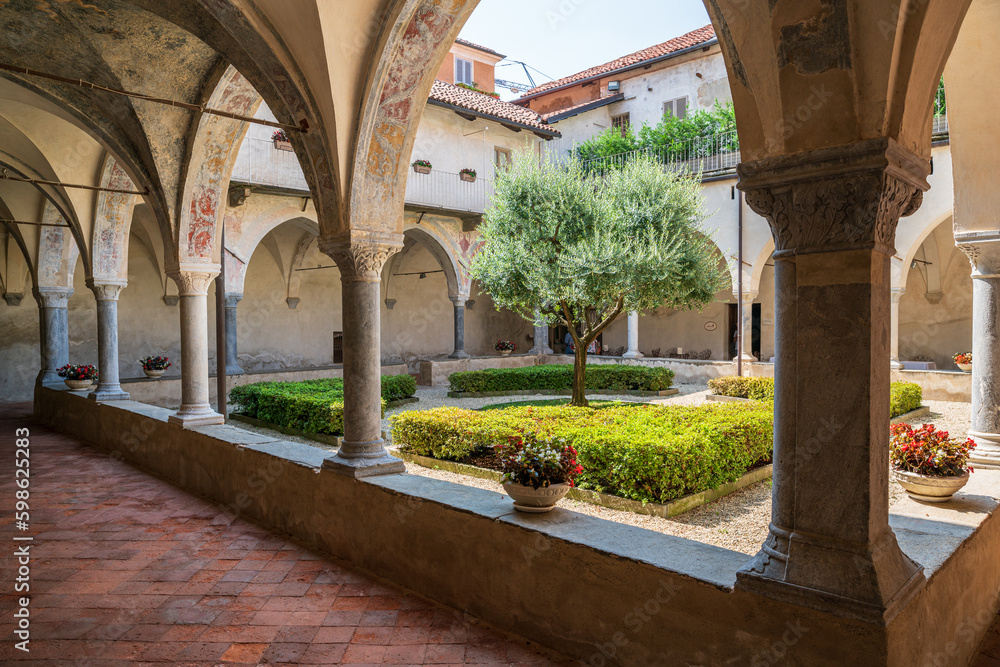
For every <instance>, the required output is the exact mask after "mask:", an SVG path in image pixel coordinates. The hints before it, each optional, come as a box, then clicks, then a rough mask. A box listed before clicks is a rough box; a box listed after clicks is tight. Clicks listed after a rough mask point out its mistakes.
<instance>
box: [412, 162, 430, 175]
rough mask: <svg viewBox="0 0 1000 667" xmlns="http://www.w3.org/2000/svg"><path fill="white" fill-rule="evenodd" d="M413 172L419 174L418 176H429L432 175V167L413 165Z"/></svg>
mask: <svg viewBox="0 0 1000 667" xmlns="http://www.w3.org/2000/svg"><path fill="white" fill-rule="evenodd" d="M413 171H415V172H417V173H418V174H429V173H431V168H430V167H423V166H421V165H419V164H415V165H413Z"/></svg>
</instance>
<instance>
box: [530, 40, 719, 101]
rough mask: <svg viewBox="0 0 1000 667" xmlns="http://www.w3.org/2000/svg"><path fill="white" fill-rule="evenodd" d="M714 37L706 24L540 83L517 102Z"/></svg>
mask: <svg viewBox="0 0 1000 667" xmlns="http://www.w3.org/2000/svg"><path fill="white" fill-rule="evenodd" d="M714 38H715V29H714V28H713V27H712V26H711V25H707V26H705V27H704V28H698V29H697V30H692V31H691V32H689V33H687V34H685V35H681V36H680V37H674V38H673V39H669V40H667V41H665V42H663V43H662V44H657V45H656V46H650V47H649V48H645V49H642V50H641V51H636V52H635V53H630V54H629V55H627V56H622V57H621V58H618V59H616V60H612V61H611V62H608V63H604V64H603V65H598V66H597V67H591V68H590V69H585V70H583V71H582V72H577V73H576V74H571V75H570V76H567V77H563V78H562V79H556V80H555V81H549V82H548V83H543V84H542V85H540V86H536V87H535V88H532V89H531V90H529V91H528V92H527V93H525V94H524V96H522V97H521V98H520V99H519V100H518V102H520V101H521V100H524V99H526V98H528V97H531V96H533V95H537V94H538V93H542V92H545V91H547V90H552V89H553V88H561V87H562V86H567V85H569V84H572V83H576V82H577V81H582V80H584V79H589V78H591V77H594V76H600V75H603V74H610V73H611V72H614V71H617V70H620V69H625V68H627V67H631V66H633V65H638V64H640V63H643V62H645V61H647V60H653V59H654V58H659V57H661V56H665V55H669V54H671V53H676V52H677V51H683V50H684V49H687V48H691V47H692V46H697V45H699V44H704V43H705V42H708V41H711V40H712V39H714Z"/></svg>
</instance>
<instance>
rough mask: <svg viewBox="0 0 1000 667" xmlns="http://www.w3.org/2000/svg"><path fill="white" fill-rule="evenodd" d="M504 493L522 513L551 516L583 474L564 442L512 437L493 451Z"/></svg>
mask: <svg viewBox="0 0 1000 667" xmlns="http://www.w3.org/2000/svg"><path fill="white" fill-rule="evenodd" d="M495 451H496V453H497V456H498V457H499V459H500V465H501V470H502V471H503V477H501V478H500V481H501V483H502V484H503V488H504V491H506V492H507V495H509V496H510V497H511V499H512V500H513V501H514V508H515V509H518V510H520V511H522V512H535V513H541V512H550V511H552V509H554V508H555V506H556V503H558V502H559V501H560V500H561V499H562V498H563V497H564V496H565V495H566V494H567V493H569V490H570V488H572V487H573V486H574V483H573V480H574V479H576V476H577V475H579V474H580V473H581V472H583V468H582V467H581V466H580V465H579V464H578V463H577V462H576V450H575V449H573V447H572V446H571V445H569V444H567V443H566V439H565V438H551V439H544V438H538V437H537V436H534V435H523V436H514V437H511V438H509V439H508V440H507V443H506V444H502V445H497V446H496V447H495Z"/></svg>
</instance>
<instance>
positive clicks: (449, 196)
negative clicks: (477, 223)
mask: <svg viewBox="0 0 1000 667" xmlns="http://www.w3.org/2000/svg"><path fill="white" fill-rule="evenodd" d="M492 195H493V181H492V180H490V179H487V178H483V177H482V176H479V177H478V178H476V180H475V181H473V182H471V183H470V182H468V181H463V180H462V179H461V178H460V177H459V175H458V174H453V173H451V172H447V171H439V170H437V169H432V170H431V173H429V174H418V173H417V172H415V171H413V169H412V168H411V169H410V173H409V174H408V175H407V177H406V203H407V204H411V205H414V206H426V207H428V208H440V209H444V210H448V211H468V212H469V213H482V212H484V211H485V210H486V205H487V204H488V203H489V201H490V197H491V196H492Z"/></svg>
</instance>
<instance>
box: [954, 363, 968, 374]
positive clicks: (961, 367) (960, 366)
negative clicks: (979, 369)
mask: <svg viewBox="0 0 1000 667" xmlns="http://www.w3.org/2000/svg"><path fill="white" fill-rule="evenodd" d="M955 365H956V366H958V369H959V370H960V371H964V372H966V373H971V372H972V364H960V363H958V362H957V361H956V362H955Z"/></svg>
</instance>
